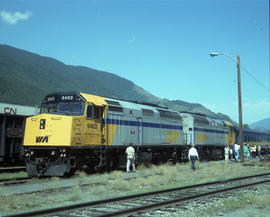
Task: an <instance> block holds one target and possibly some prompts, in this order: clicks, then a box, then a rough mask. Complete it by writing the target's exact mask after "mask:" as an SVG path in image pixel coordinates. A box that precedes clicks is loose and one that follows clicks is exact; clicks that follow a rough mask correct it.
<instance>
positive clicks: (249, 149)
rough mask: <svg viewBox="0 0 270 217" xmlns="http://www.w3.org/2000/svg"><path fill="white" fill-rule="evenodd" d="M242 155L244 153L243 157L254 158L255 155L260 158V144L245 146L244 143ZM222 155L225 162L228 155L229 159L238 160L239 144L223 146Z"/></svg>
mask: <svg viewBox="0 0 270 217" xmlns="http://www.w3.org/2000/svg"><path fill="white" fill-rule="evenodd" d="M243 155H244V158H256V156H257V155H258V157H259V158H260V157H261V146H260V145H258V146H255V145H253V146H247V145H246V144H244V146H243ZM224 157H225V161H226V162H227V161H228V160H229V157H230V159H231V160H235V161H238V160H239V157H240V145H238V144H234V145H233V146H231V147H230V146H226V147H225V148H224Z"/></svg>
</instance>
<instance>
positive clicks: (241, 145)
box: [237, 55, 244, 162]
mask: <svg viewBox="0 0 270 217" xmlns="http://www.w3.org/2000/svg"><path fill="white" fill-rule="evenodd" d="M237 78H238V112H239V145H240V161H241V162H244V156H243V154H244V151H243V150H244V149H243V129H242V96H241V74H240V55H237Z"/></svg>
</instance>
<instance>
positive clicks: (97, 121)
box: [84, 104, 104, 145]
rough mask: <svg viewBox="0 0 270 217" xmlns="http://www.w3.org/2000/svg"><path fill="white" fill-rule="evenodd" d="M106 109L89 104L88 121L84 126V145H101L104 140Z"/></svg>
mask: <svg viewBox="0 0 270 217" xmlns="http://www.w3.org/2000/svg"><path fill="white" fill-rule="evenodd" d="M103 112H104V107H102V106H96V105H92V104H89V105H87V111H86V121H85V126H84V133H85V134H84V144H87V145H100V143H101V141H102V140H101V139H102V135H101V134H102V133H103V132H104V131H103V129H102V128H103V126H102V117H103Z"/></svg>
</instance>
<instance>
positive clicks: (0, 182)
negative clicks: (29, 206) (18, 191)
mask: <svg viewBox="0 0 270 217" xmlns="http://www.w3.org/2000/svg"><path fill="white" fill-rule="evenodd" d="M29 179H31V178H30V177H17V178H11V179H0V185H2V186H8V185H19V184H24V183H26V182H27V180H29Z"/></svg>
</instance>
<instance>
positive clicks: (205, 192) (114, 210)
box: [11, 173, 270, 217]
mask: <svg viewBox="0 0 270 217" xmlns="http://www.w3.org/2000/svg"><path fill="white" fill-rule="evenodd" d="M259 184H270V173H265V174H260V175H255V176H247V177H241V178H235V179H227V180H223V181H217V182H209V183H203V184H197V185H192V186H186V187H180V188H172V189H166V190H162V191H155V192H147V193H142V194H136V195H129V196H123V197H117V198H111V199H106V200H100V201H94V202H88V203H80V204H74V205H70V206H65V207H58V208H53V209H46V210H40V211H34V212H28V213H22V214H17V215H11V216H17V217H18V216H41V215H43V216H44V215H46V216H50V215H51V216H99V217H101V216H104V217H105V216H129V215H132V216H140V215H141V214H142V213H145V212H147V213H152V215H153V216H156V215H157V214H156V215H155V212H159V213H160V212H162V210H167V211H168V210H170V209H171V207H173V206H177V207H180V208H179V209H181V204H183V203H185V202H186V201H189V200H194V199H198V198H202V197H209V196H213V195H218V194H222V193H223V194H224V192H225V193H226V192H231V191H234V190H237V189H242V188H247V187H251V186H254V185H259ZM168 207H169V208H168Z"/></svg>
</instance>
